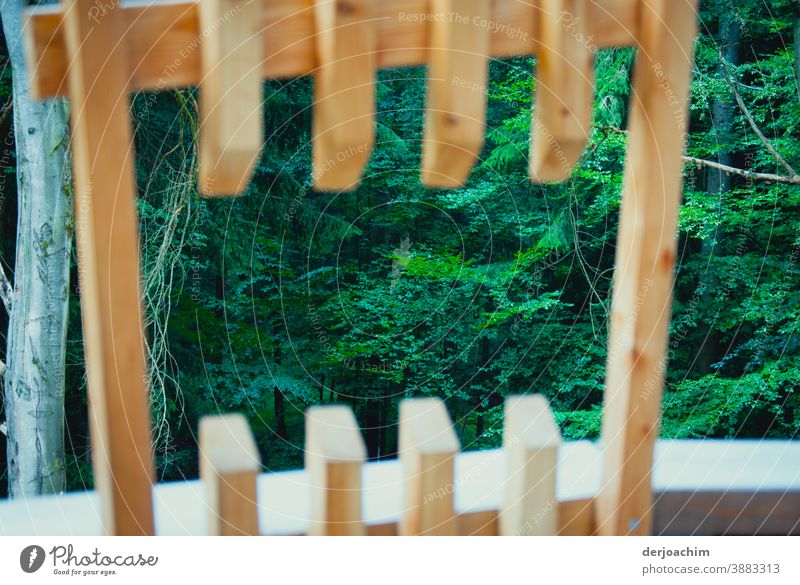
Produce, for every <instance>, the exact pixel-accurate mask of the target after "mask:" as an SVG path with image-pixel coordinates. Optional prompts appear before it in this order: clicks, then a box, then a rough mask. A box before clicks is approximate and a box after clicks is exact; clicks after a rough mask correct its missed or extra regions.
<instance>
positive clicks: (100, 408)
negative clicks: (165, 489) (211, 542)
mask: <svg viewBox="0 0 800 585" xmlns="http://www.w3.org/2000/svg"><path fill="white" fill-rule="evenodd" d="M93 6H94V3H93V0H64V2H63V10H64V12H65V14H66V16H65V17H64V21H63V24H64V33H65V38H66V48H67V51H66V54H67V55H69V62H70V71H69V98H70V121H71V129H72V149H73V169H74V177H75V233H76V238H77V248H78V259H79V261H80V268H81V269H80V270H79V271H78V275H79V278H80V284H81V309H82V318H83V333H84V347H85V352H86V374H87V382H88V392H89V424H90V428H91V435H92V462H93V465H94V480H95V485H96V486H97V489H98V491H99V492H100V496H101V500H102V514H103V523H104V527H105V530H106V532H107V533H108V534H120V535H136V534H152V533H153V510H152V494H151V484H152V481H153V455H152V446H151V443H150V408H149V404H148V394H147V383H146V369H145V357H144V340H143V331H142V314H141V306H142V304H141V298H140V291H139V235H138V221H137V218H136V205H135V197H136V185H135V182H134V180H135V179H134V171H133V169H134V166H133V143H132V137H131V129H130V121H129V103H128V95H127V94H128V86H127V79H128V74H127V71H128V54H127V51H126V49H125V43H124V40H122V30H123V29H122V25H123V20H122V18H121V16H120V9H119V8H118V7H117V6H116V5H110V6H109V7H108V11H107V13H106V14H105V15H104V16H103V18H102V19H92V18H91V14H92V12H91V10H92V7H93Z"/></svg>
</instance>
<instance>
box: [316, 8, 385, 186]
mask: <svg viewBox="0 0 800 585" xmlns="http://www.w3.org/2000/svg"><path fill="white" fill-rule="evenodd" d="M372 7H373V2H372V0H317V2H316V3H315V4H314V15H315V17H316V18H315V21H316V24H317V32H316V47H317V59H318V61H319V68H318V69H317V70H316V72H315V76H314V119H313V123H312V134H313V135H314V142H313V146H312V155H313V156H312V158H313V164H312V170H311V173H312V177H313V180H314V187H315V188H316V189H319V190H322V191H343V190H350V189H354V188H355V187H356V186H357V185H358V183H359V181H360V180H361V175H362V173H363V171H364V167H365V166H366V164H367V161H368V160H369V156H370V154H372V145H373V144H374V143H375V81H376V80H375V75H376V60H375V52H374V51H375V46H376V35H375V26H374V24H373V19H374V15H373V12H372Z"/></svg>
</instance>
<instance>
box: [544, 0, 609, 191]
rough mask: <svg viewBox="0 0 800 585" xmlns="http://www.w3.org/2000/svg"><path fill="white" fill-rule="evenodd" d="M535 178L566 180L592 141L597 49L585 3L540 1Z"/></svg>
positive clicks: (576, 0)
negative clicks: (590, 134)
mask: <svg viewBox="0 0 800 585" xmlns="http://www.w3.org/2000/svg"><path fill="white" fill-rule="evenodd" d="M539 7H540V10H539V16H538V29H539V43H538V47H537V61H536V63H537V64H536V106H535V108H534V116H535V120H534V122H533V124H531V155H530V174H531V179H532V180H534V181H537V182H551V181H563V180H564V179H566V178H567V177H569V175H570V173H571V172H572V169H573V167H574V166H575V164H576V163H577V162H578V160H579V159H580V157H581V155H582V154H583V151H584V149H585V148H586V144H587V142H588V140H589V133H590V131H591V123H592V105H593V103H592V100H593V99H594V71H593V61H594V52H595V51H596V46H594V45H593V44H592V42H591V41H590V40H587V39H590V38H591V36H590V34H589V33H588V16H589V3H588V2H587V1H586V0H539Z"/></svg>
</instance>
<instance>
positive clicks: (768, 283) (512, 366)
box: [0, 0, 800, 497]
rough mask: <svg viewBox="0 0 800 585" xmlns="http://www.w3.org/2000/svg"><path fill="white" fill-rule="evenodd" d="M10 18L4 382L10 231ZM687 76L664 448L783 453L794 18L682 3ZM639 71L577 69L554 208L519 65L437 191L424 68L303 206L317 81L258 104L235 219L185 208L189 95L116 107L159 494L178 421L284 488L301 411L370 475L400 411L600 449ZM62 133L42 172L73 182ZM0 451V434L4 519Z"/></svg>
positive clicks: (184, 447) (789, 1)
mask: <svg viewBox="0 0 800 585" xmlns="http://www.w3.org/2000/svg"><path fill="white" fill-rule="evenodd" d="M12 4H14V5H16V4H17V3H16V2H11V1H9V3H8V5H9V6H11V5H12ZM3 10H4V12H3V14H2V16H3V20H4V22H3V25H4V33H5V37H4V39H5V40H4V41H3V42H2V43H0V51H2V52H0V156H1V157H2V159H1V160H0V266H2V273H3V274H2V280H3V283H2V284H3V290H4V291H5V293H4V299H3V300H4V303H5V310H0V358H2V360H3V364H7V363H8V362H9V358H8V357H7V356H8V355H9V354H10V349H9V348H10V347H11V344H10V341H9V339H10V335H11V331H12V330H13V327H12V323H11V319H10V313H9V310H12V311H13V310H16V303H20V300H19V298H16V299H15V301H14V302H15V307H14V308H11V307H10V303H8V302H5V301H6V297H7V296H8V295H9V294H11V292H12V291H13V289H14V288H15V286H17V285H16V284H15V283H17V282H18V273H19V271H20V266H19V265H17V263H18V262H19V258H23V256H22V255H20V254H19V253H18V250H19V246H20V243H19V242H20V230H21V229H22V228H21V226H22V225H23V224H22V223H21V222H22V220H21V219H19V218H20V217H22V216H23V215H24V213H23V212H24V209H23V207H22V206H21V205H20V203H19V201H20V198H19V197H18V195H19V193H18V188H19V185H20V184H21V183H20V182H19V180H20V175H19V174H18V168H19V164H20V160H19V155H18V149H17V148H16V146H17V141H18V139H19V138H20V132H19V131H18V130H17V131H15V126H14V124H15V119H16V116H17V113H18V112H17V109H18V104H17V103H16V95H17V94H15V93H14V83H19V81H18V79H17V77H16V74H15V72H14V71H12V58H11V57H12V55H11V53H10V51H9V47H10V46H11V43H10V42H8V41H10V39H11V37H10V34H9V30H10V23H9V22H7V16H6V15H7V12H8V10H10V8H8V7H4V9H3ZM695 51H696V53H695V64H694V68H693V81H692V85H691V96H692V97H691V110H690V112H691V119H690V125H689V139H688V144H687V151H686V164H685V166H684V189H683V203H682V205H681V210H680V220H679V221H680V236H679V241H678V256H677V262H676V274H675V278H676V280H675V287H674V309H673V317H672V322H671V327H670V344H669V352H668V358H669V363H668V369H667V372H666V387H665V395H664V403H663V419H662V430H661V433H662V436H663V437H668V438H705V437H708V438H733V437H736V438H761V437H770V438H796V437H797V434H798V430H799V429H800V335H798V331H797V326H798V319H800V266H798V259H799V257H800V175H798V172H797V171H799V170H800V148H799V146H800V4H798V2H797V1H796V0H774V1H770V2H767V1H765V0H701V2H700V36H699V37H698V40H697V44H696V49H695ZM634 58H635V51H634V50H633V49H602V50H598V51H597V52H596V55H595V67H596V76H597V77H596V94H595V104H594V120H593V131H592V135H591V141H590V144H589V147H588V148H587V150H586V152H585V154H584V156H583V158H582V159H581V161H580V163H579V164H578V166H577V168H576V170H575V172H574V173H573V175H572V177H571V178H570V180H568V181H567V182H566V183H563V184H558V185H537V184H533V183H531V181H530V180H529V178H528V161H527V156H528V150H529V141H530V125H531V108H532V98H533V95H534V92H535V91H536V88H535V70H536V62H535V59H533V58H531V57H518V58H512V59H503V60H493V61H492V62H491V64H490V79H489V83H488V85H487V87H486V88H482V90H484V89H485V91H486V93H487V97H488V113H487V120H486V122H487V128H486V138H485V143H484V147H483V151H482V153H481V156H480V159H479V162H478V164H477V165H476V166H475V168H474V169H473V172H472V174H471V175H470V178H469V180H468V182H467V183H466V185H465V186H464V187H463V188H460V189H454V190H441V189H439V190H437V189H427V188H425V187H423V185H422V183H421V182H420V158H421V140H422V128H423V118H424V111H425V92H426V70H425V68H424V67H415V68H396V69H387V70H381V71H380V73H379V79H378V84H377V87H376V97H377V128H376V143H375V147H374V151H373V153H372V156H371V158H370V161H369V164H368V166H367V169H366V172H365V175H364V178H363V180H362V181H361V183H360V185H359V187H358V188H357V189H356V190H355V191H353V192H342V193H320V192H316V191H314V190H313V189H312V172H311V117H312V111H311V107H312V103H313V91H312V90H313V80H312V79H311V78H306V77H304V78H298V79H284V80H277V81H276V80H270V81H265V82H264V111H265V121H264V127H265V129H266V136H265V146H264V149H263V152H262V156H261V158H260V160H259V162H258V165H257V168H256V172H255V176H254V179H253V181H252V183H251V184H250V186H249V187H248V189H247V192H246V194H245V195H244V196H243V197H239V198H212V199H207V198H202V197H200V196H199V194H198V188H197V162H198V161H197V156H196V154H197V152H196V148H197V134H198V99H199V96H198V92H197V90H196V88H184V89H176V90H163V91H159V92H141V93H136V94H132V95H131V102H130V107H131V120H132V125H133V131H134V136H135V146H136V175H137V181H138V189H139V198H138V201H137V205H138V211H139V218H140V238H141V263H142V272H143V273H142V295H143V302H144V305H145V307H144V308H145V321H146V327H147V339H148V347H147V352H148V360H149V373H148V374H149V375H148V380H149V388H150V400H151V405H152V412H153V422H152V424H153V440H154V446H155V455H156V465H157V472H158V477H159V479H160V480H173V479H180V478H185V477H196V476H197V473H198V454H197V436H196V435H197V423H198V420H199V418H200V417H201V416H204V415H207V414H214V413H227V412H241V413H243V414H245V416H246V417H247V418H248V420H249V422H250V425H251V428H252V429H253V432H254V435H255V437H256V440H257V443H258V446H259V449H260V451H261V455H262V458H263V462H264V466H265V468H266V469H267V470H282V469H289V468H298V467H301V466H302V464H303V441H304V434H303V427H304V424H303V414H304V412H305V410H306V409H307V408H308V407H309V406H311V405H316V404H324V403H345V404H349V405H351V406H352V408H353V410H354V411H355V413H356V416H357V419H358V421H359V423H360V426H361V427H362V429H363V432H364V436H365V440H366V443H367V448H368V453H369V457H370V458H372V459H380V458H389V457H395V456H396V454H397V430H396V423H397V412H398V403H399V401H400V400H401V399H403V398H407V397H411V396H435V397H440V398H442V399H444V400H445V401H446V404H447V408H448V410H449V413H450V416H451V417H452V420H453V422H454V425H455V429H456V431H457V434H458V436H459V439H460V441H461V444H462V446H463V448H464V449H484V448H492V447H497V446H499V445H500V442H501V437H502V427H503V421H502V416H503V401H504V399H505V397H506V396H508V395H511V394H517V393H531V392H538V393H542V394H544V395H545V396H546V397H547V399H548V400H549V401H550V404H551V406H552V408H553V410H554V412H555V415H556V419H557V422H558V424H559V425H560V427H561V430H562V433H563V435H564V437H565V439H567V440H577V439H596V438H597V437H598V435H599V430H600V416H601V407H602V401H603V385H604V376H605V363H606V354H607V348H606V343H607V330H608V323H607V321H608V314H609V309H610V289H611V281H612V275H613V268H614V253H615V241H616V235H617V224H618V212H619V202H620V191H621V185H622V170H623V165H624V161H625V152H626V141H627V136H626V119H627V111H628V102H629V98H630V88H631V77H632V72H633V62H634ZM49 107H51V108H59V107H60V108H62V109H63V108H64V102H62V101H60V100H59V101H58V102H54V103H52V104H51V105H50V106H49ZM63 117H64V116H63V113H62V116H61V126H59V128H61V130H60V132H61V134H60V135H59V136H56V137H55V140H54V142H52V147H53V152H56V151H61V153H60V156H61V157H62V158H64V159H65V160H68V159H69V140H68V134H67V133H66V130H65V126H64V125H63ZM677 131H678V129H677V128H676V132H677ZM28 138H29V136H25V139H28ZM51 138H52V137H51ZM70 177H71V175H70V173H69V170H68V169H67V170H66V171H65V173H64V180H63V185H62V187H63V196H64V198H65V200H66V202H67V204H66V207H65V209H66V212H65V214H64V222H63V225H61V226H60V230H61V231H64V232H65V234H66V235H65V237H66V238H67V240H66V241H67V242H68V245H66V246H61V247H57V250H56V252H52V250H51V252H48V253H59V254H61V255H62V256H63V258H64V259H65V260H66V261H67V262H68V270H67V274H66V276H67V277H68V278H67V281H66V286H67V287H68V288H67V289H66V290H65V293H64V295H62V296H63V307H64V310H65V311H66V313H65V328H64V340H65V342H64V348H65V349H64V352H65V353H64V359H63V360H61V361H60V362H58V360H56V361H57V362H58V363H60V365H61V367H62V373H60V374H59V375H58V376H56V377H57V384H58V385H59V387H60V388H61V392H62V394H61V395H62V396H63V404H64V406H63V408H64V412H63V420H64V421H65V422H64V424H65V427H64V458H63V461H60V462H57V465H60V466H61V467H62V468H63V472H62V474H63V477H64V479H63V482H64V483H63V489H65V490H77V489H85V488H90V487H91V486H92V485H93V482H92V467H91V458H90V447H89V429H88V417H87V398H86V377H85V367H84V355H83V343H82V331H81V314H80V312H81V308H80V301H79V286H78V267H77V261H76V258H77V254H76V250H75V242H74V238H73V237H72V236H73V232H74V224H73V220H72V215H71V212H70V211H69V210H70V207H71V205H72V199H71V197H72V188H71V185H70V181H71V178H70ZM23 179H24V177H23ZM23 183H24V180H23ZM34 236H35V238H34V244H33V245H34V246H39V247H42V249H44V247H46V246H48V245H49V244H48V241H46V240H47V237H46V236H49V234H44V233H42V232H41V231H40V232H36V233H35V234H34ZM40 276H41V275H40ZM23 294H24V293H23ZM56 337H57V335H56ZM9 367H10V364H9ZM9 371H10V370H7V369H6V366H5V365H2V372H3V374H4V375H6V376H7V375H8V372H9ZM8 387H9V384H8V380H6V381H5V385H4V388H5V389H8ZM3 399H4V400H5V399H6V397H5V395H4V398H3ZM0 412H2V408H0ZM54 416H56V417H60V416H61V413H59V412H56V413H55V414H54ZM2 420H4V418H3V416H2V415H0V422H2ZM0 428H2V429H5V428H6V427H5V426H3V427H0ZM6 452H7V444H6V434H5V430H4V432H3V433H2V434H0V496H2V497H5V496H6V495H7V494H8V493H9V488H8V486H7V483H8V473H7V471H6V470H7V460H6V457H7V455H6Z"/></svg>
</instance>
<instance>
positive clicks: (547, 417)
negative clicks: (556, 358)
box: [499, 395, 561, 536]
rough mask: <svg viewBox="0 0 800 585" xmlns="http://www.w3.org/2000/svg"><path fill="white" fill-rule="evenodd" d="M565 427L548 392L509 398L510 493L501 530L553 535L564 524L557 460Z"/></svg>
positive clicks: (505, 441)
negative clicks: (560, 517)
mask: <svg viewBox="0 0 800 585" xmlns="http://www.w3.org/2000/svg"><path fill="white" fill-rule="evenodd" d="M560 444H561V432H560V431H559V429H558V426H557V425H556V422H555V419H554V418H553V413H552V412H551V411H550V406H549V405H548V404H547V400H546V399H545V398H544V396H541V395H533V396H511V397H509V398H508V399H506V405H505V426H504V428H503V445H504V449H505V450H506V478H507V479H506V482H507V483H506V496H505V498H504V500H503V504H502V507H501V509H500V525H499V529H500V534H502V535H504V536H511V535H516V536H549V535H555V534H556V533H557V532H558V530H559V521H558V507H559V504H558V499H557V497H556V464H557V462H558V449H559V446H560Z"/></svg>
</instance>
